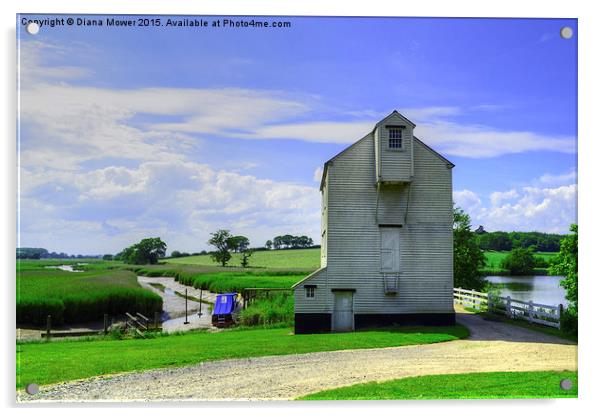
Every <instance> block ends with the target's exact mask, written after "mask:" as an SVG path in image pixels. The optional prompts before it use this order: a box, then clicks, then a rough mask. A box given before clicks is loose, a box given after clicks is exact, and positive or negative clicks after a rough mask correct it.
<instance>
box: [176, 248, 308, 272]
mask: <svg viewBox="0 0 602 416" xmlns="http://www.w3.org/2000/svg"><path fill="white" fill-rule="evenodd" d="M249 260H250V261H249V264H250V266H252V267H267V268H278V269H290V268H295V269H311V270H315V269H317V268H319V267H320V249H319V248H306V249H298V250H266V251H256V252H255V253H253V255H252V256H251V258H250V259H249ZM165 261H166V262H167V263H172V264H194V265H201V266H215V265H216V263H215V262H214V261H213V260H211V257H209V255H208V254H207V255H204V256H189V257H178V258H173V259H166V260H165ZM228 265H229V266H240V253H232V259H231V260H230V261H229V262H228Z"/></svg>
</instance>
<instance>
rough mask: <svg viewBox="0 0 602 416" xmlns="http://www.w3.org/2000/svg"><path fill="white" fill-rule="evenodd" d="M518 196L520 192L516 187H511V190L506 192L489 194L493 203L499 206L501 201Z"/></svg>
mask: <svg viewBox="0 0 602 416" xmlns="http://www.w3.org/2000/svg"><path fill="white" fill-rule="evenodd" d="M515 198H518V192H516V189H511V190H509V191H505V192H499V191H496V192H492V193H491V195H489V199H490V200H491V205H493V206H498V205H499V204H500V203H501V202H503V201H505V200H509V199H515Z"/></svg>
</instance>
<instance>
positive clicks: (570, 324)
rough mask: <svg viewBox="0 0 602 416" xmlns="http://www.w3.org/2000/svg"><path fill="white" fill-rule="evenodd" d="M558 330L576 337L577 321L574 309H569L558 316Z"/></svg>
mask: <svg viewBox="0 0 602 416" xmlns="http://www.w3.org/2000/svg"><path fill="white" fill-rule="evenodd" d="M560 330H561V331H562V332H564V333H565V334H569V335H577V330H578V319H577V311H576V310H575V308H571V307H569V308H568V309H566V310H565V311H564V313H563V314H562V315H561V316H560Z"/></svg>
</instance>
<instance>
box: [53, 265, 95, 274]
mask: <svg viewBox="0 0 602 416" xmlns="http://www.w3.org/2000/svg"><path fill="white" fill-rule="evenodd" d="M83 264H88V263H78V265H83ZM46 268H47V269H59V270H63V271H66V272H74V273H80V272H83V270H77V269H74V268H73V265H71V264H62V265H60V266H46Z"/></svg>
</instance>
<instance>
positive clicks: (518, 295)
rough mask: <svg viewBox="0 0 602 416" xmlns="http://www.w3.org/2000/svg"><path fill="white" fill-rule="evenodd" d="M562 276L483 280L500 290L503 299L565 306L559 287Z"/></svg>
mask: <svg viewBox="0 0 602 416" xmlns="http://www.w3.org/2000/svg"><path fill="white" fill-rule="evenodd" d="M562 279H564V277H563V276H486V277H485V280H487V281H488V282H490V283H492V284H494V285H495V286H496V287H497V288H499V289H500V290H501V295H502V296H503V297H506V296H510V297H511V298H513V299H518V300H522V301H526V302H528V301H530V300H532V301H533V302H535V303H542V304H544V305H558V304H560V303H562V304H563V305H564V306H567V301H566V299H565V297H564V295H565V291H564V288H563V287H562V286H560V281H561V280H562Z"/></svg>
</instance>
